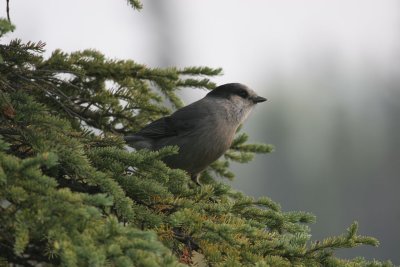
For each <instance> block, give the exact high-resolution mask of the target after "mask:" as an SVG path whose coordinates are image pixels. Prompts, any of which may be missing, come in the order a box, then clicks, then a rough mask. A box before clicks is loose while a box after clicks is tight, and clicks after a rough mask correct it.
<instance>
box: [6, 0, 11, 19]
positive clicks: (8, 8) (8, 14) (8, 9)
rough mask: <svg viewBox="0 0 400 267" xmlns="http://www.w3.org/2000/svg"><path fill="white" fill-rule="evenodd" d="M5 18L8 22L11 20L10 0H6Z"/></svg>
mask: <svg viewBox="0 0 400 267" xmlns="http://www.w3.org/2000/svg"><path fill="white" fill-rule="evenodd" d="M7 19H8V22H11V19H10V0H7Z"/></svg>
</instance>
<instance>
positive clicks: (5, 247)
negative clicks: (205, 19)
mask: <svg viewBox="0 0 400 267" xmlns="http://www.w3.org/2000/svg"><path fill="white" fill-rule="evenodd" d="M131 2H132V3H136V1H131ZM0 22H1V23H0V35H3V34H4V33H6V32H7V31H9V30H11V29H12V27H11V26H10V24H9V23H8V22H7V21H5V20H2V21H0ZM44 47H45V45H44V44H43V43H40V42H39V43H22V42H21V41H19V40H15V41H12V42H11V43H9V44H1V45H0V56H1V58H0V63H1V64H0V262H5V263H14V264H20V265H23V266H35V265H37V264H38V263H42V264H43V265H44V266H47V265H50V266H51V265H62V266H180V265H184V264H200V265H201V264H203V265H212V266H243V265H244V266H246V265H247V266H293V265H295V266H391V264H390V262H387V263H382V262H377V261H365V260H364V259H361V258H357V259H353V260H344V259H339V258H337V257H335V256H334V250H335V249H337V248H351V247H355V246H358V245H374V246H376V245H377V244H378V242H377V240H376V239H374V238H371V237H365V236H360V235H358V234H357V224H356V223H354V224H352V225H351V226H350V227H349V229H348V230H347V232H346V233H345V234H343V235H341V236H337V237H330V238H327V239H325V240H322V241H315V242H313V241H311V240H310V234H309V226H308V224H309V223H311V222H313V221H314V220H315V218H314V216H313V215H311V214H308V213H304V212H283V211H282V210H281V208H280V206H279V205H278V204H277V203H275V202H273V201H272V200H270V199H269V198H267V197H265V198H261V199H253V198H252V197H249V196H246V195H244V194H242V193H240V192H237V191H235V190H234V189H232V188H231V187H230V186H228V185H226V184H224V183H223V182H221V179H218V177H225V178H232V177H233V174H232V173H231V172H230V171H229V170H228V168H229V162H230V161H237V162H242V163H245V162H248V161H249V160H251V159H252V157H253V155H254V154H255V153H268V152H270V151H271V150H272V147H271V146H269V145H264V144H247V143H246V141H247V136H246V135H245V134H243V133H238V135H237V138H236V139H235V141H234V143H233V145H232V147H231V149H230V150H229V151H228V152H227V153H226V154H225V156H224V157H223V159H221V160H219V161H217V162H216V163H214V164H213V165H212V166H211V167H210V168H209V169H208V170H207V171H206V172H204V173H203V175H202V177H201V181H202V186H197V185H196V184H194V183H193V182H192V181H191V179H190V178H189V177H188V176H187V175H186V174H185V173H184V172H183V171H181V170H172V169H169V168H168V167H166V166H165V165H164V164H163V163H162V161H161V160H160V159H162V158H163V157H164V156H166V155H170V154H172V153H177V152H178V151H177V148H175V147H168V148H165V149H163V150H160V151H157V152H150V151H146V150H142V151H129V150H128V149H127V147H126V145H125V144H124V141H123V139H122V135H123V134H125V133H128V132H133V131H135V130H138V129H140V128H141V127H143V126H144V125H146V124H147V123H148V122H150V121H153V120H155V119H157V118H159V117H161V116H164V115H166V114H169V113H170V112H171V109H172V110H173V109H175V108H178V107H180V106H182V103H181V101H180V100H179V98H178V97H177V95H176V93H177V92H178V91H179V90H180V89H182V88H189V87H195V88H204V89H212V88H214V87H215V85H214V84H213V83H212V82H210V80H209V77H212V76H214V75H218V74H220V73H221V70H220V69H210V68H207V67H189V68H185V69H177V68H167V69H152V68H148V67H146V66H145V65H141V64H138V63H136V62H134V61H131V60H110V59H107V58H106V57H105V56H104V55H103V54H101V53H100V52H98V51H94V50H85V51H81V52H75V53H71V54H67V53H64V52H62V51H60V50H57V51H54V52H53V53H52V55H51V56H50V57H49V58H44V57H43V55H42V54H43V51H44ZM166 106H169V107H171V108H167V107H166ZM216 178H217V179H216Z"/></svg>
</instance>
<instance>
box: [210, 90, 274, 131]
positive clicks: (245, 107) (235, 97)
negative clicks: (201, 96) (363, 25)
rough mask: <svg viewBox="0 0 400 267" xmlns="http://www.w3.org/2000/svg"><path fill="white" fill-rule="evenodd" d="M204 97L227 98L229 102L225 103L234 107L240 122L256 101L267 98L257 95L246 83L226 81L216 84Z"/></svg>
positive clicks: (262, 100)
mask: <svg viewBox="0 0 400 267" xmlns="http://www.w3.org/2000/svg"><path fill="white" fill-rule="evenodd" d="M206 97H207V98H215V99H224V100H228V101H229V102H226V103H230V104H231V106H232V108H234V111H235V112H236V113H237V114H236V116H237V118H238V120H239V121H240V123H241V122H243V121H244V119H245V118H246V117H247V116H248V114H249V113H250V111H251V110H252V109H253V107H254V106H255V105H256V104H257V103H260V102H264V101H266V100H267V99H266V98H264V97H261V96H258V95H257V94H256V92H254V91H253V90H251V89H250V88H248V87H247V86H246V85H243V84H240V83H227V84H224V85H221V86H218V87H217V88H215V89H214V90H212V91H211V92H209V93H208V94H207V96H206Z"/></svg>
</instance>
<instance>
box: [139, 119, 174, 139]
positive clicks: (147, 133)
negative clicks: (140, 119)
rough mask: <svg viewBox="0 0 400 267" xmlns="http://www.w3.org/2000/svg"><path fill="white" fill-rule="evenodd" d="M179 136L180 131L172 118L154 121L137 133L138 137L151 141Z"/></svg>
mask: <svg viewBox="0 0 400 267" xmlns="http://www.w3.org/2000/svg"><path fill="white" fill-rule="evenodd" d="M177 134H178V131H177V129H176V127H175V126H174V123H173V120H172V118H171V117H170V116H168V117H163V118H161V119H158V120H156V121H153V122H152V123H150V124H148V125H147V126H145V127H144V128H142V129H141V130H140V131H139V132H137V133H135V135H136V136H142V137H147V138H151V139H158V138H163V137H168V136H174V135H177Z"/></svg>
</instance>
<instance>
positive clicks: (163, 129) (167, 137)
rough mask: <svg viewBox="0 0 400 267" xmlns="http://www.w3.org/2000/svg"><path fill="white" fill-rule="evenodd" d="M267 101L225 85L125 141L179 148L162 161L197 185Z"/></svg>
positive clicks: (154, 147) (240, 86) (153, 147)
mask: <svg viewBox="0 0 400 267" xmlns="http://www.w3.org/2000/svg"><path fill="white" fill-rule="evenodd" d="M266 100H267V99H265V98H263V97H261V96H258V95H257V94H256V93H255V92H254V91H253V90H251V89H250V88H248V87H247V86H245V85H243V84H240V83H228V84H224V85H221V86H218V87H217V88H215V89H214V90H212V91H210V92H209V93H208V94H207V95H206V96H205V97H204V98H202V99H200V100H198V101H196V102H194V103H192V104H190V105H188V106H185V107H183V108H181V109H178V110H177V111H175V112H174V113H173V114H171V115H170V116H167V117H163V118H161V119H158V120H156V121H154V122H152V123H150V124H148V125H147V126H145V127H144V128H143V129H141V130H140V131H139V132H137V133H135V134H133V135H128V136H125V137H124V139H125V141H126V142H127V143H128V144H129V145H130V146H132V147H134V148H136V149H144V148H146V149H149V150H158V149H160V148H162V147H165V146H178V148H179V151H178V154H175V155H171V156H167V157H165V158H164V159H163V161H164V162H165V163H166V164H167V166H169V167H170V168H173V169H182V170H185V171H186V172H188V173H189V174H190V176H191V178H192V180H193V181H194V182H196V183H197V184H200V183H199V181H198V177H199V174H200V172H201V171H203V170H204V169H205V168H206V167H207V166H208V165H210V164H211V163H213V162H214V161H215V160H217V159H218V158H219V157H220V156H222V155H223V154H224V153H225V151H226V150H228V149H229V147H230V146H231V144H232V141H233V138H234V136H235V133H236V130H237V128H238V127H239V125H240V124H242V123H243V122H244V120H245V119H246V118H247V116H248V115H249V114H250V112H251V110H252V109H253V108H254V106H255V105H256V104H257V103H260V102H264V101H266Z"/></svg>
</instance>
